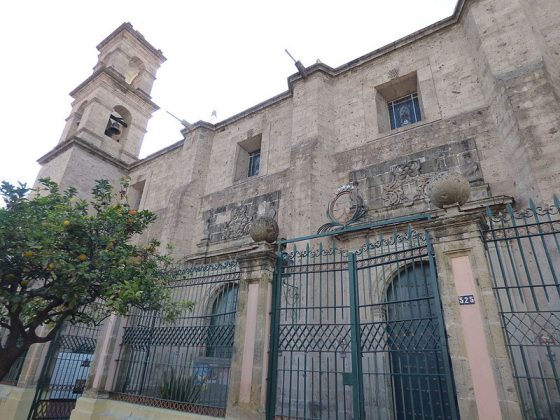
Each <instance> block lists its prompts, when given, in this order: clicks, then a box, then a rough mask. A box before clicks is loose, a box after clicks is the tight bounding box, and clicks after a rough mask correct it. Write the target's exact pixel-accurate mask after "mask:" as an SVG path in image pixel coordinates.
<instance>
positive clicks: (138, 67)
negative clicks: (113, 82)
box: [124, 57, 144, 86]
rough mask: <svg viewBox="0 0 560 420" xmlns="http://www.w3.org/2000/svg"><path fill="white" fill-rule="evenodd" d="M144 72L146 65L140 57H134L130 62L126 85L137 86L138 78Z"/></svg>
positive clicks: (126, 73)
mask: <svg viewBox="0 0 560 420" xmlns="http://www.w3.org/2000/svg"><path fill="white" fill-rule="evenodd" d="M143 71H144V63H142V61H141V60H140V59H139V58H138V57H132V58H131V59H130V61H129V62H128V67H127V69H126V72H125V74H124V80H125V81H126V83H128V84H131V85H133V86H135V85H136V82H137V81H138V77H139V76H140V74H141V73H142V72H143Z"/></svg>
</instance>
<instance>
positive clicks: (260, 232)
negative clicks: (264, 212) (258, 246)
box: [249, 216, 278, 244]
mask: <svg viewBox="0 0 560 420" xmlns="http://www.w3.org/2000/svg"><path fill="white" fill-rule="evenodd" d="M249 235H250V236H251V239H253V241H255V242H261V241H266V242H268V243H269V244H271V243H272V242H274V241H276V239H278V223H276V220H274V219H273V218H271V217H266V216H264V217H257V218H256V219H255V220H253V222H251V226H250V227H249Z"/></svg>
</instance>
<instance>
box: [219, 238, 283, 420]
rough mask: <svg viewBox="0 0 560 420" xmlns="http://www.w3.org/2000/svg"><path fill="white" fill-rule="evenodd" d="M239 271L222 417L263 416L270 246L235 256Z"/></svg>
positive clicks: (271, 261)
mask: <svg viewBox="0 0 560 420" xmlns="http://www.w3.org/2000/svg"><path fill="white" fill-rule="evenodd" d="M238 261H239V267H240V270H241V280H240V283H239V295H238V304H237V316H236V320H235V337H234V352H233V358H232V361H231V371H230V381H229V390H228V404H227V409H226V419H228V420H229V419H231V420H233V419H235V420H242V419H243V420H245V419H255V420H258V419H264V416H265V402H266V384H267V382H266V381H267V372H268V355H267V351H268V340H269V336H268V335H269V334H268V333H269V331H270V300H271V289H272V278H273V274H274V261H275V255H274V246H273V245H269V244H267V243H264V242H262V243H258V246H257V247H256V248H255V249H253V250H251V251H249V252H247V253H246V254H244V255H240V256H239V257H238Z"/></svg>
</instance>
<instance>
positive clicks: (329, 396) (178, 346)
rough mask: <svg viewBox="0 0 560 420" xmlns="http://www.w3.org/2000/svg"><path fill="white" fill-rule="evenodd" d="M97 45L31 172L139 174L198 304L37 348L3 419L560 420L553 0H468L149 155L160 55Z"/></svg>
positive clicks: (123, 34)
mask: <svg viewBox="0 0 560 420" xmlns="http://www.w3.org/2000/svg"><path fill="white" fill-rule="evenodd" d="M97 48H98V50H99V59H98V63H97V65H96V66H95V68H94V71H93V74H92V75H91V76H90V77H89V78H88V79H86V80H85V81H84V82H83V83H82V84H80V85H79V86H78V87H77V88H76V89H74V90H73V91H72V92H71V96H72V98H73V102H72V111H71V114H70V116H69V117H68V119H67V121H66V126H65V128H64V130H63V133H62V136H61V138H60V141H59V142H58V144H57V145H56V146H54V148H53V149H52V150H51V151H50V152H49V153H48V154H46V155H45V156H43V157H41V158H40V159H39V162H40V163H41V165H42V169H41V172H40V174H39V176H40V177H45V176H49V177H51V178H52V179H53V180H54V181H56V182H58V183H60V184H61V186H62V187H63V188H64V187H69V186H76V187H77V188H78V190H79V192H80V194H82V195H83V196H87V194H88V191H90V189H91V187H92V185H93V184H94V180H96V179H99V178H105V179H109V180H111V181H112V182H115V183H117V182H118V180H119V178H121V177H122V176H129V177H130V178H131V187H130V191H129V193H130V194H129V200H130V203H131V206H133V207H135V208H142V209H144V208H145V209H150V210H152V211H154V212H155V213H156V214H157V216H158V219H157V221H156V222H155V224H154V225H153V226H152V227H151V228H150V229H149V231H148V232H147V234H146V237H151V238H157V239H159V240H160V241H161V242H163V243H170V244H173V246H174V252H175V253H176V255H177V256H179V257H181V258H185V271H184V273H183V274H182V277H181V278H180V279H179V280H178V283H177V298H178V299H179V298H185V297H188V298H189V299H192V300H194V301H195V302H196V306H195V310H194V311H193V312H192V313H185V314H184V317H182V318H181V319H180V320H179V321H177V322H176V323H175V324H173V325H166V324H164V323H163V322H162V321H161V320H159V319H158V318H157V314H143V313H134V314H133V315H131V317H129V319H119V318H116V317H113V318H110V319H108V320H106V321H105V323H104V324H103V325H102V326H101V327H99V328H98V330H96V331H93V332H92V331H89V330H88V331H86V330H87V329H86V328H82V327H80V326H74V327H68V329H67V330H66V331H65V332H64V334H63V335H62V337H63V338H61V339H60V340H62V341H64V337H66V342H64V343H63V342H62V341H60V342H58V344H56V345H51V346H50V347H49V346H48V345H43V346H35V347H33V348H32V349H31V350H30V352H28V354H27V356H26V358H25V360H22V363H21V366H19V368H18V372H17V375H14V377H13V378H12V380H11V382H10V383H5V384H3V385H0V390H1V394H0V410H2V412H4V413H8V414H7V415H8V417H5V418H14V419H20V418H21V419H23V418H28V415H29V418H33V419H42V418H71V419H109V418H129V417H131V418H132V417H134V418H156V417H160V418H170V419H175V418H177V419H179V418H185V419H203V418H208V417H209V416H210V417H224V416H225V417H226V418H231V419H259V418H263V419H264V418H267V419H327V418H329V419H330V418H333V419H335V418H336V419H350V418H353V419H370V418H387V419H405V418H406V419H409V418H410V419H416V418H445V419H447V418H463V419H477V418H478V419H498V418H514V419H522V418H525V419H544V418H555V419H556V418H560V373H559V372H560V365H559V363H560V362H559V361H558V360H559V359H560V357H559V356H560V354H559V353H560V279H559V276H560V246H559V245H558V243H559V242H558V241H559V239H558V238H559V237H560V236H559V235H560V222H559V221H558V220H559V218H560V217H559V215H558V210H559V209H558V201H557V200H556V199H554V198H553V197H554V193H557V192H558V191H559V190H560V188H559V182H558V180H559V179H560V163H559V160H560V133H559V130H560V5H559V4H558V3H557V1H556V0H532V1H529V0H513V1H512V0H508V1H506V0H464V1H463V0H460V1H459V2H458V4H457V7H456V10H455V12H454V14H453V15H452V16H451V17H449V18H447V19H445V20H443V21H440V22H437V23H435V24H433V25H431V26H429V27H427V28H425V29H422V30H420V31H418V32H416V33H413V34H411V35H409V36H407V37H405V38H402V39H400V40H397V41H395V42H394V43H392V44H390V45H388V46H385V47H383V48H380V49H378V50H376V51H373V52H371V53H368V54H366V55H364V56H362V57H359V58H356V59H355V60H352V61H351V62H349V63H346V64H344V65H342V66H340V67H338V68H331V67H329V66H328V65H326V64H323V63H316V64H314V65H312V66H309V67H307V68H304V67H303V66H300V67H298V70H299V71H298V72H297V73H295V74H293V75H292V76H290V77H289V78H288V90H287V91H286V92H284V93H281V94H279V95H277V96H275V97H273V98H270V99H269V100H267V101H265V102H263V103H260V104H257V105H255V106H254V107H252V108H250V109H247V110H245V111H243V112H241V113H239V114H237V115H235V116H233V117H230V118H228V119H226V120H224V121H221V122H218V123H215V124H211V123H208V122H204V121H199V122H197V123H194V124H185V128H184V129H183V130H182V134H183V137H184V138H183V139H182V140H181V141H179V142H177V143H175V144H173V145H171V146H169V147H166V148H165V149H163V150H161V151H159V152H157V153H154V154H152V155H150V156H148V157H146V158H143V159H139V158H138V155H139V152H140V148H141V144H142V139H143V136H144V133H145V130H146V126H147V123H148V120H149V119H150V116H151V115H152V113H153V112H154V111H156V110H157V109H158V107H157V105H156V104H155V103H154V102H153V101H152V99H151V97H150V91H151V88H152V85H153V83H154V81H155V79H156V73H157V70H158V68H159V66H160V65H161V64H162V63H163V62H164V61H165V57H164V55H163V54H162V52H161V51H160V50H158V49H156V48H155V47H154V46H152V45H151V44H150V43H149V42H148V41H147V40H146V39H144V37H143V36H142V35H141V34H140V33H139V32H137V31H136V30H135V29H134V28H133V27H132V26H131V25H130V24H128V23H125V24H123V25H121V26H120V27H119V28H117V29H116V30H115V31H114V32H113V33H112V34H110V35H109V36H108V37H107V38H106V39H105V40H103V41H102V42H101V43H100V44H99V45H98V47H97ZM267 229H268V230H267ZM140 240H143V238H142V239H140ZM72 337H74V339H75V340H77V338H76V337H78V338H79V339H80V340H81V339H83V340H85V341H84V342H87V343H89V344H88V345H87V346H85V347H84V346H82V347H80V349H78V347H76V346H74V347H73V346H72V345H71V344H68V343H70V342H71V341H72V340H71V338H72ZM57 346H58V347H57ZM65 346H66V347H65ZM88 346H89V347H88ZM86 348H87V350H86ZM63 371H64V372H66V371H68V372H70V371H71V372H73V373H71V374H70V373H68V372H66V373H63ZM173 375H174V376H173ZM57 378H58V379H57ZM57 380H58V381H59V382H58V383H57V382H56V381H57ZM77 384H78V385H77ZM56 386H58V388H56ZM56 389H58V391H56ZM61 390H62V391H61ZM57 392H58V393H57ZM57 410H58V411H57ZM55 412H56V413H58V414H56V413H55Z"/></svg>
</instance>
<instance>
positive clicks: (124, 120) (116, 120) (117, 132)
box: [105, 105, 131, 143]
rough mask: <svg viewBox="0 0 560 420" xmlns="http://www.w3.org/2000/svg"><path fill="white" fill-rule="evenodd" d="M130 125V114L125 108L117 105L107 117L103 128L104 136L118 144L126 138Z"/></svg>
mask: <svg viewBox="0 0 560 420" xmlns="http://www.w3.org/2000/svg"><path fill="white" fill-rule="evenodd" d="M130 123H131V116H130V112H129V111H128V110H127V109H126V108H125V107H123V106H121V105H117V106H115V107H114V108H113V111H112V112H111V115H110V116H109V120H108V121H107V126H106V127H105V135H106V136H107V137H110V138H112V139H113V140H115V141H116V142H119V143H120V142H121V141H122V140H124V139H125V138H126V134H127V133H128V129H129V126H130Z"/></svg>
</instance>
